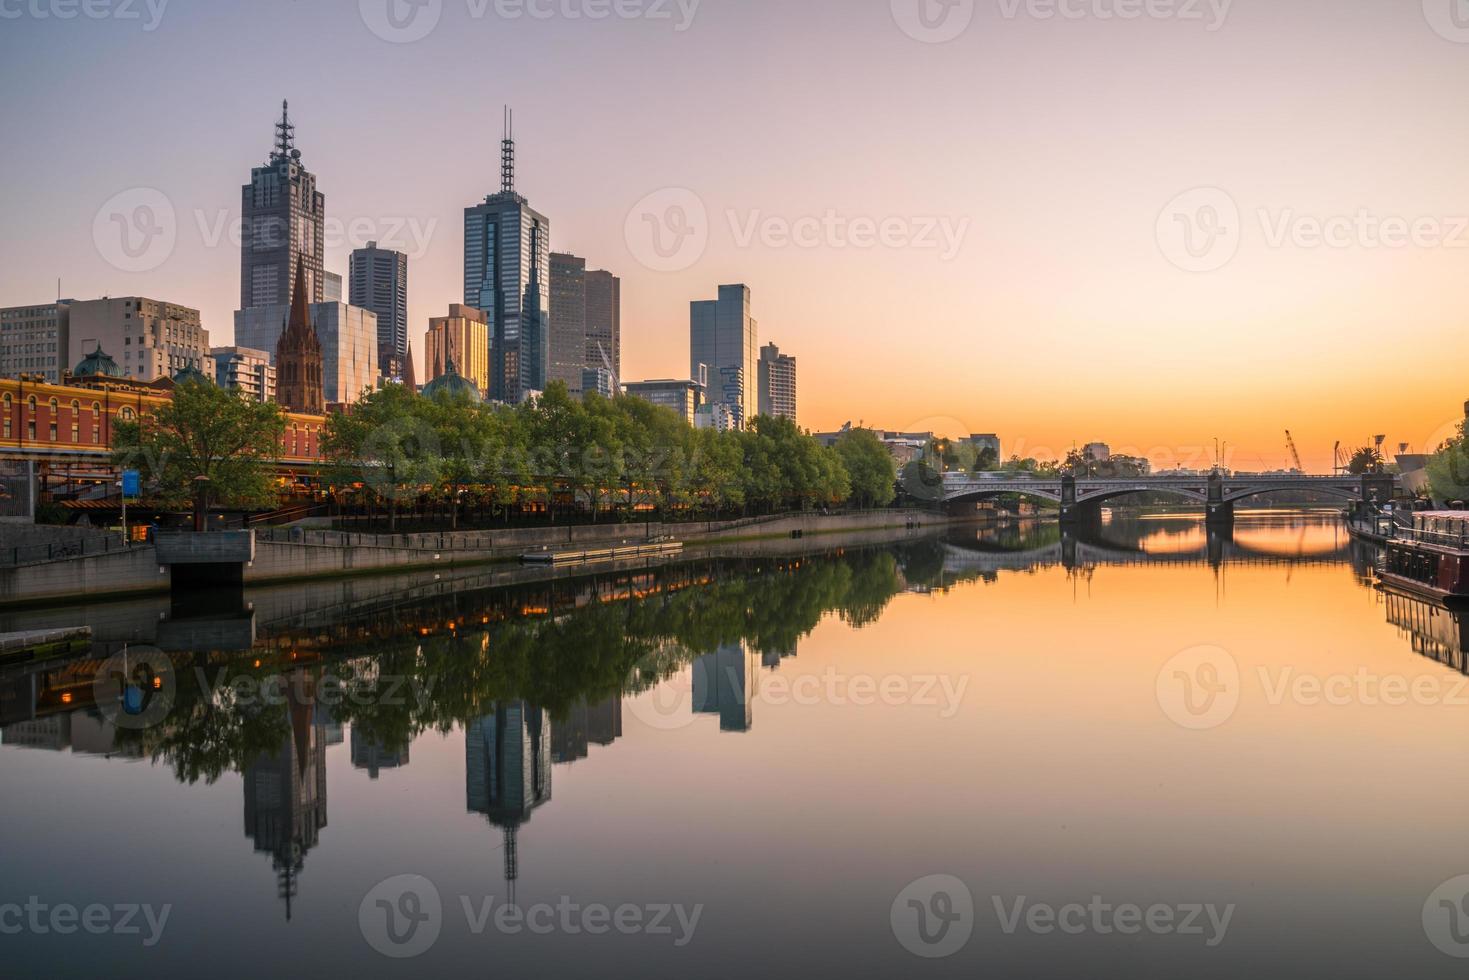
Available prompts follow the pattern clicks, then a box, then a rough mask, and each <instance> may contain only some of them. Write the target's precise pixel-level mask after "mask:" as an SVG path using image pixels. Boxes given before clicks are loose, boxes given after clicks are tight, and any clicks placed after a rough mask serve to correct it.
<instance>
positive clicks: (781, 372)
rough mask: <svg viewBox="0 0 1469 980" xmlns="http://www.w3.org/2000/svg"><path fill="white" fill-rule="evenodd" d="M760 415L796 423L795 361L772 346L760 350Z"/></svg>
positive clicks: (767, 345) (768, 345)
mask: <svg viewBox="0 0 1469 980" xmlns="http://www.w3.org/2000/svg"><path fill="white" fill-rule="evenodd" d="M760 414H761V415H769V416H771V417H773V418H782V419H790V420H791V421H792V422H794V421H796V359H795V358H794V357H791V356H790V355H789V354H782V353H781V352H780V348H779V347H777V346H775V345H774V344H766V345H765V346H764V347H762V348H760Z"/></svg>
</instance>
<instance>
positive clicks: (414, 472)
mask: <svg viewBox="0 0 1469 980" xmlns="http://www.w3.org/2000/svg"><path fill="white" fill-rule="evenodd" d="M432 415H433V412H432V410H431V406H429V405H428V404H427V402H425V401H424V400H423V399H421V398H419V396H418V395H417V394H415V393H414V392H412V391H410V390H409V389H408V388H406V387H404V386H403V385H398V384H390V385H384V386H383V387H382V388H380V389H378V390H377V391H374V392H372V393H370V394H369V395H367V397H365V398H363V399H362V400H361V401H359V402H357V404H355V405H353V406H352V409H351V411H350V412H345V413H335V414H333V415H330V416H328V418H327V423H326V435H325V437H323V439H322V453H323V455H325V457H326V458H327V460H329V461H330V462H332V463H334V464H335V465H336V468H337V470H338V473H339V474H343V475H344V478H346V479H351V478H352V477H355V478H356V479H357V480H359V481H360V482H361V483H362V485H363V487H364V488H365V489H366V491H367V492H368V493H370V494H371V495H372V497H375V498H376V499H377V500H379V501H382V502H385V503H386V504H387V508H388V527H389V529H390V530H391V531H394V532H396V531H397V529H398V504H399V502H400V501H402V500H407V499H411V498H414V497H417V496H418V495H419V494H420V493H421V492H422V490H423V488H424V487H433V486H435V485H436V484H437V482H438V480H439V474H440V466H441V463H442V458H441V455H440V445H439V431H438V429H436V427H435V425H434V419H433V418H432V417H431V416H432Z"/></svg>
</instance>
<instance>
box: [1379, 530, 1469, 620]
mask: <svg viewBox="0 0 1469 980" xmlns="http://www.w3.org/2000/svg"><path fill="white" fill-rule="evenodd" d="M1407 518H1408V520H1409V521H1411V523H1408V522H1406V521H1405V522H1403V523H1394V525H1393V527H1392V537H1391V538H1389V539H1388V540H1387V542H1386V544H1385V545H1384V548H1383V560H1382V566H1381V567H1380V568H1379V569H1378V573H1377V574H1378V577H1379V578H1381V579H1382V581H1383V582H1386V583H1390V584H1392V585H1395V586H1397V587H1399V588H1403V589H1408V590H1410V591H1413V592H1417V593H1419V594H1420V595H1427V596H1431V597H1433V598H1435V599H1439V600H1441V601H1443V602H1445V603H1465V602H1469V512H1465V511H1420V512H1416V513H1413V514H1411V515H1407Z"/></svg>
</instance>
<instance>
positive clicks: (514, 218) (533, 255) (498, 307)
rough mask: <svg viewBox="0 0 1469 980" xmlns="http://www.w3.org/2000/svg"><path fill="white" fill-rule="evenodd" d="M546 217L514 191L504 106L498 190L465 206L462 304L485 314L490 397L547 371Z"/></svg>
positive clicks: (514, 393)
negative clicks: (477, 202) (503, 136)
mask: <svg viewBox="0 0 1469 980" xmlns="http://www.w3.org/2000/svg"><path fill="white" fill-rule="evenodd" d="M550 263H551V223H550V222H549V221H548V220H547V219H546V217H545V215H543V214H541V213H540V212H538V211H536V210H534V209H533V208H531V206H530V204H529V202H528V201H526V199H525V198H523V197H521V196H520V195H519V194H518V193H516V191H515V139H514V133H513V129H512V126H511V116H510V112H509V110H508V109H507V110H506V114H505V138H504V140H503V141H502V142H501V144H500V192H499V193H498V194H491V195H490V196H489V197H486V198H485V199H484V202H483V203H481V204H476V205H474V206H473V207H468V208H465V209H464V305H465V306H472V307H474V308H476V309H479V310H482V311H484V313H485V315H486V317H487V318H488V319H489V322H490V358H491V365H490V397H491V398H493V399H495V400H497V401H503V402H510V403H518V402H520V401H522V400H524V398H525V397H526V396H527V395H528V394H530V393H532V392H536V391H541V390H544V389H545V387H546V380H547V377H548V375H549V374H550V371H551V350H550V341H551V338H550V311H551V270H550Z"/></svg>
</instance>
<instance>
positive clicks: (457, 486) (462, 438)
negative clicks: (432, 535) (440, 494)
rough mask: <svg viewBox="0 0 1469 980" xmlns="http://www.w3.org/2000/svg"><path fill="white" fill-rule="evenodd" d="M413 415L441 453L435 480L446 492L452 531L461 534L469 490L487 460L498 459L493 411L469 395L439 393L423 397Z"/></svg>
mask: <svg viewBox="0 0 1469 980" xmlns="http://www.w3.org/2000/svg"><path fill="white" fill-rule="evenodd" d="M413 411H414V412H415V413H416V414H417V415H419V416H420V417H421V418H423V420H424V421H425V422H426V423H427V425H428V428H429V430H430V431H431V432H432V433H433V444H434V445H436V446H437V447H438V450H439V452H438V465H437V467H436V473H435V476H436V477H437V483H438V485H439V486H440V487H441V488H442V489H444V490H446V491H447V495H448V500H449V527H450V529H451V530H458V529H459V512H460V510H461V509H462V508H463V497H464V493H465V491H466V489H467V488H468V486H469V485H470V484H472V483H473V482H475V480H476V479H477V478H478V477H479V475H480V473H481V472H482V471H483V469H484V460H486V459H490V458H494V457H495V456H497V455H498V450H499V448H500V447H499V444H498V435H499V432H498V427H497V426H496V425H495V423H494V419H493V417H492V410H491V409H489V408H487V407H486V406H484V405H482V404H480V403H479V402H477V401H475V400H473V399H472V398H471V397H470V396H469V393H468V392H465V391H460V392H450V391H439V392H438V393H437V394H435V395H434V396H433V397H432V398H422V397H420V398H419V399H418V404H415V405H414V406H413Z"/></svg>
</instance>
